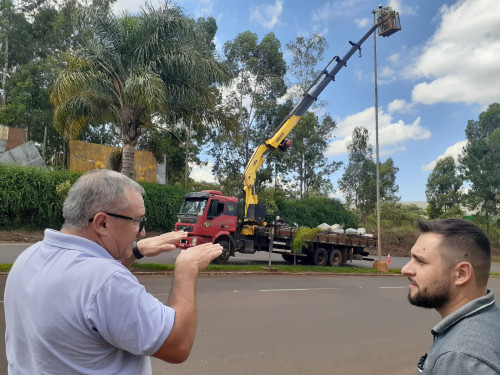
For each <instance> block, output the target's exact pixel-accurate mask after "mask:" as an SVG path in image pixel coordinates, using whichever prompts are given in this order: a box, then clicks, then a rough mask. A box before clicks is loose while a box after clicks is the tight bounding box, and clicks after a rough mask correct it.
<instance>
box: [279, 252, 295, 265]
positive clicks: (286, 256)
mask: <svg viewBox="0 0 500 375" xmlns="http://www.w3.org/2000/svg"><path fill="white" fill-rule="evenodd" d="M281 256H282V257H283V259H284V260H285V262H287V263H290V264H293V255H290V254H281Z"/></svg>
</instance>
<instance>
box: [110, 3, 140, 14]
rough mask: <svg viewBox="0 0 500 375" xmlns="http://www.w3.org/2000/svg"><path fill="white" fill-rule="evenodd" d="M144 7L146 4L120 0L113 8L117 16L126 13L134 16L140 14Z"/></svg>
mask: <svg viewBox="0 0 500 375" xmlns="http://www.w3.org/2000/svg"><path fill="white" fill-rule="evenodd" d="M143 5H144V3H142V2H138V1H135V0H118V1H117V2H116V3H114V4H113V5H112V7H113V10H114V12H115V13H116V14H121V13H123V12H125V11H126V12H128V13H130V14H133V13H138V12H139V11H140V10H141V6H143Z"/></svg>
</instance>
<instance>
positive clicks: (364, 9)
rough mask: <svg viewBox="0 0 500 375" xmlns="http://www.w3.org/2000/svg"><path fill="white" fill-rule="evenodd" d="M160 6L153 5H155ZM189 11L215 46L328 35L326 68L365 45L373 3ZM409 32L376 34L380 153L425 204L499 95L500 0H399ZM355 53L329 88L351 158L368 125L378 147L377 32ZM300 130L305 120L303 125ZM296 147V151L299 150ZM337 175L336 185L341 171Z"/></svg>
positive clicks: (202, 175)
mask: <svg viewBox="0 0 500 375" xmlns="http://www.w3.org/2000/svg"><path fill="white" fill-rule="evenodd" d="M140 4H141V3H140V2H139V1H137V0H118V1H117V3H116V4H115V10H116V11H121V10H127V11H129V12H131V13H134V12H136V11H138V10H139V7H140ZM153 4H154V2H153ZM176 4H178V5H180V6H181V7H182V8H183V9H184V11H185V14H186V15H188V16H191V17H194V18H197V17H208V16H212V17H214V18H215V19H216V21H217V25H218V31H217V35H216V40H215V42H216V45H217V46H218V48H219V49H220V48H222V45H223V44H224V42H226V41H228V40H232V39H234V38H235V37H236V36H237V35H238V34H239V33H241V32H244V31H246V30H250V31H252V32H254V33H256V34H257V35H258V36H259V40H260V39H261V38H262V37H263V36H264V35H265V34H267V33H269V32H273V33H274V34H275V35H276V37H277V38H278V39H279V40H280V41H281V44H282V50H283V52H284V53H285V59H287V60H289V57H290V56H288V54H287V53H286V49H285V44H286V43H288V42H290V41H294V40H295V38H296V37H297V36H311V35H312V34H313V33H315V32H316V33H320V34H322V35H324V36H325V37H326V40H327V41H328V44H329V50H328V51H327V52H326V53H325V60H324V61H323V62H321V63H320V64H319V66H318V68H323V67H324V66H325V65H326V64H327V63H328V61H329V60H330V59H331V58H332V57H333V56H335V55H341V56H342V55H343V54H344V53H345V50H344V51H342V53H340V52H341V50H342V49H343V48H344V47H345V46H346V44H347V43H348V42H349V41H350V40H352V41H358V40H359V39H360V38H361V37H362V36H363V35H364V34H365V33H366V32H367V31H368V29H369V28H370V26H371V25H372V23H373V15H372V10H373V9H377V8H378V5H379V4H381V3H380V2H376V1H372V0H337V1H324V0H309V1H307V2H305V1H299V0H293V1H291V0H270V1H265V0H258V1H252V0H250V1H234V0H184V1H178V2H176ZM382 5H384V6H385V5H390V6H392V8H393V9H395V10H396V11H398V12H399V14H400V18H401V26H402V30H401V31H400V32H398V33H396V34H394V35H392V36H390V37H388V38H382V37H378V38H377V65H378V100H379V101H378V104H379V105H378V107H379V144H380V159H381V161H382V162H383V161H385V160H386V159H387V158H388V157H389V156H390V157H392V159H393V160H394V163H395V165H396V166H397V167H399V172H398V174H397V184H398V185H399V196H401V201H403V202H409V201H425V184H426V182H427V178H428V176H429V173H430V172H432V169H433V167H434V165H435V163H436V161H437V160H438V159H439V158H441V157H443V156H445V155H446V156H447V155H451V156H453V157H454V158H455V159H456V158H457V156H458V155H459V153H460V152H461V149H462V147H463V145H464V144H465V140H466V139H465V132H464V130H465V127H466V125H467V121H468V120H477V119H478V116H479V114H480V113H481V112H482V111H484V110H486V109H487V107H488V105H489V104H491V103H493V102H499V101H500V1H498V0H459V1H446V0H391V1H389V2H388V3H382ZM362 55H363V56H362V57H361V58H358V57H357V55H354V56H353V57H352V58H351V59H350V60H349V63H348V65H347V67H346V68H344V69H342V70H341V71H340V72H339V73H338V75H337V77H336V81H335V82H332V83H330V85H329V86H328V87H327V88H326V89H325V90H324V91H323V93H322V95H321V98H320V99H321V100H322V101H324V102H326V112H327V113H329V114H330V115H331V116H332V117H333V118H334V119H335V121H336V122H337V124H338V128H337V129H336V130H335V131H334V134H333V135H334V138H332V139H331V140H330V145H329V149H328V152H327V155H328V157H329V158H330V159H331V160H336V161H346V160H347V151H346V144H347V143H348V142H349V141H350V138H351V135H352V131H353V129H354V128H355V127H356V126H364V127H366V128H368V129H369V131H370V138H371V141H372V143H373V144H374V143H375V110H374V108H375V107H374V103H375V97H374V62H373V37H370V38H369V39H368V40H367V41H366V42H365V43H364V44H363V46H362ZM299 126H300V123H299ZM374 150H375V147H374ZM291 152H293V150H291ZM342 171H343V170H341V171H340V172H337V173H336V174H334V175H332V182H333V184H334V186H335V187H336V186H337V181H338V179H339V178H340V176H341V174H342ZM191 177H193V178H195V179H198V180H206V181H209V180H211V179H213V176H211V173H210V170H209V168H195V169H194V170H193V172H192V174H191Z"/></svg>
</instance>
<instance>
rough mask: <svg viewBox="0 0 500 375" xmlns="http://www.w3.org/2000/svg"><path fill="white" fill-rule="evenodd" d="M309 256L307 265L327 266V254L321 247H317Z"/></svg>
mask: <svg viewBox="0 0 500 375" xmlns="http://www.w3.org/2000/svg"><path fill="white" fill-rule="evenodd" d="M310 256H311V258H310V259H309V263H310V264H312V265H314V266H326V265H327V264H328V253H327V252H326V250H325V249H323V248H322V247H318V248H317V249H316V250H314V251H313V253H312V254H311V255H310Z"/></svg>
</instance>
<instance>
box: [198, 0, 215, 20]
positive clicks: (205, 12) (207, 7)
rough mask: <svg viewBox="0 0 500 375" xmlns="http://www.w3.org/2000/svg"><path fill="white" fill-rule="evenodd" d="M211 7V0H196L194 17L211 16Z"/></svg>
mask: <svg viewBox="0 0 500 375" xmlns="http://www.w3.org/2000/svg"><path fill="white" fill-rule="evenodd" d="M213 9H214V4H213V1H212V0H198V2H197V3H196V9H195V11H194V16H195V17H196V18H199V17H210V16H213Z"/></svg>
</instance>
